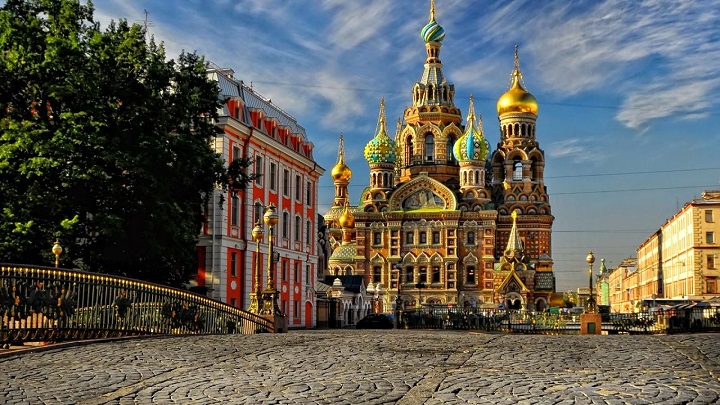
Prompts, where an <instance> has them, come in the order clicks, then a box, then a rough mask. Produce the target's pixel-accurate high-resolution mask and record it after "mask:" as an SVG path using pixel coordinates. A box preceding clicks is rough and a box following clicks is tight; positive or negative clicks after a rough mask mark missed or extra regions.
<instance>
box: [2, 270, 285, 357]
mask: <svg viewBox="0 0 720 405" xmlns="http://www.w3.org/2000/svg"><path fill="white" fill-rule="evenodd" d="M0 321H1V322H2V323H1V324H0V344H2V346H4V347H7V346H8V345H9V344H10V343H12V342H22V341H55V342H56V341H64V340H81V339H96V338H109V337H120V336H132V335H148V334H215V333H221V334H231V333H241V334H250V333H257V332H271V331H272V330H273V324H272V323H271V322H269V321H267V320H266V319H264V318H262V317H260V316H258V315H255V314H251V313H249V312H246V311H243V310H241V309H238V308H235V307H232V306H230V305H227V304H224V303H222V302H219V301H215V300H212V299H209V298H207V297H204V296H201V295H197V294H194V293H190V292H188V291H185V290H180V289H175V288H170V287H166V286H162V285H158V284H152V283H146V282H143V281H139V280H133V279H128V278H123V277H117V276H110V275H104V274H94V273H87V272H81V271H76V270H67V269H55V268H48V267H37V266H22V265H12V264H0Z"/></svg>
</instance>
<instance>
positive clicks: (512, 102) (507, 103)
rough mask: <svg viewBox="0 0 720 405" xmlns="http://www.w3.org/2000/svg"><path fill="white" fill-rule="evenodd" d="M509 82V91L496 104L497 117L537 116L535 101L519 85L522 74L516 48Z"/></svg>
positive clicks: (533, 97)
mask: <svg viewBox="0 0 720 405" xmlns="http://www.w3.org/2000/svg"><path fill="white" fill-rule="evenodd" d="M510 81H511V84H510V90H508V91H507V92H505V94H503V95H502V96H501V97H500V99H499V100H498V102H497V112H498V115H503V114H509V113H529V114H534V115H537V113H538V102H537V99H536V98H535V96H533V95H532V94H530V92H528V91H527V90H525V88H524V87H523V86H522V84H521V81H522V73H520V62H519V60H518V53H517V46H515V69H514V70H513V72H512V74H511V75H510Z"/></svg>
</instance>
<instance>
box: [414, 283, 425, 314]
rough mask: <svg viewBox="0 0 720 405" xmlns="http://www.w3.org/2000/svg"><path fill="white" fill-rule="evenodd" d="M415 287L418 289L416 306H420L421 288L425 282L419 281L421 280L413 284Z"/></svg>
mask: <svg viewBox="0 0 720 405" xmlns="http://www.w3.org/2000/svg"><path fill="white" fill-rule="evenodd" d="M415 288H417V289H418V304H417V306H418V308H420V307H421V306H422V289H423V288H425V283H423V282H422V281H421V282H419V283H417V284H415Z"/></svg>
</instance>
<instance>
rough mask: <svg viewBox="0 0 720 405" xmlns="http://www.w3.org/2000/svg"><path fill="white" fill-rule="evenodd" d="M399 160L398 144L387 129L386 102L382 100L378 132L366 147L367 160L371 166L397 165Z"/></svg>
mask: <svg viewBox="0 0 720 405" xmlns="http://www.w3.org/2000/svg"><path fill="white" fill-rule="evenodd" d="M396 159H397V144H396V143H395V141H393V140H392V139H390V137H389V136H388V134H387V130H386V129H385V100H384V99H382V100H380V118H379V119H378V131H377V134H376V135H375V137H374V138H373V139H371V140H370V142H368V144H367V145H365V160H367V161H368V163H369V164H374V163H395V160H396Z"/></svg>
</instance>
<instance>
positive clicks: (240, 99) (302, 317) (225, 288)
mask: <svg viewBox="0 0 720 405" xmlns="http://www.w3.org/2000/svg"><path fill="white" fill-rule="evenodd" d="M208 74H209V75H210V77H211V78H212V79H214V80H216V81H217V83H218V86H219V88H220V94H218V97H219V98H220V99H221V100H224V101H225V102H224V104H223V106H222V108H221V110H220V111H219V118H218V121H217V125H218V127H220V128H221V129H222V133H221V134H219V135H218V136H217V137H216V138H215V139H214V141H213V145H212V146H213V148H214V149H215V151H216V152H217V153H219V154H221V155H222V157H223V158H224V160H225V161H226V162H230V161H232V160H233V159H236V158H250V159H253V160H254V162H255V163H254V165H253V167H251V168H250V169H249V170H250V171H251V172H254V173H259V174H261V176H260V177H259V178H258V179H256V180H255V181H253V182H252V184H250V185H249V186H248V188H247V189H245V190H242V191H240V192H239V193H237V195H232V194H231V193H226V194H224V195H221V191H220V190H217V191H216V192H215V193H214V195H213V196H212V197H211V198H210V203H209V204H208V207H207V213H206V215H207V216H206V218H207V221H206V223H205V225H204V227H203V229H202V231H201V234H200V241H199V243H198V275H197V279H196V282H197V286H196V287H195V288H196V289H198V290H206V291H207V295H208V296H209V297H211V298H214V299H217V300H220V301H223V302H226V303H228V304H230V305H233V306H236V307H239V308H243V309H248V307H249V305H250V302H249V293H250V292H251V291H252V289H253V288H254V285H253V284H254V279H255V266H254V264H255V260H256V257H255V248H256V246H257V245H256V243H255V241H254V240H253V238H252V229H253V227H254V226H255V224H256V223H257V222H258V221H260V222H261V223H262V217H263V214H264V212H265V207H266V206H267V205H269V204H271V203H272V204H274V205H275V206H276V207H277V213H278V216H279V223H278V224H277V226H275V237H276V243H275V244H274V245H275V248H274V249H275V252H277V253H279V261H278V262H277V263H276V265H275V275H274V279H275V282H276V286H275V287H276V288H277V289H278V290H279V291H280V299H279V303H280V309H281V310H282V311H283V312H284V313H285V314H286V315H287V316H288V318H289V323H290V327H291V328H292V327H312V326H314V325H315V315H314V314H315V293H314V286H315V282H316V281H317V274H318V265H319V260H320V258H319V256H318V250H317V249H318V248H317V233H318V215H317V185H318V179H319V177H320V176H321V175H322V174H323V173H324V169H323V168H322V167H320V166H318V165H317V163H316V162H315V160H314V159H313V147H314V146H313V144H312V142H310V141H309V140H308V139H307V136H306V134H305V129H304V128H303V127H302V126H300V125H299V124H298V123H297V121H295V119H294V118H293V117H291V116H290V115H288V114H287V113H286V112H284V111H283V110H281V109H280V108H279V107H278V106H276V105H275V104H273V103H272V102H271V101H270V100H266V99H265V98H263V97H262V96H260V95H259V94H257V93H256V92H254V91H253V90H252V89H251V88H250V87H248V86H246V85H244V84H243V82H242V81H239V80H236V79H234V78H233V71H232V70H231V69H222V68H212V69H210V70H209V71H208ZM221 197H223V198H224V203H223V204H222V206H221V205H219V203H220V200H221ZM262 225H263V228H264V231H265V238H264V239H263V241H262V242H261V243H260V258H259V259H260V269H261V274H260V283H261V285H262V286H265V284H266V283H267V252H268V234H269V231H268V228H267V226H266V225H264V224H262Z"/></svg>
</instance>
